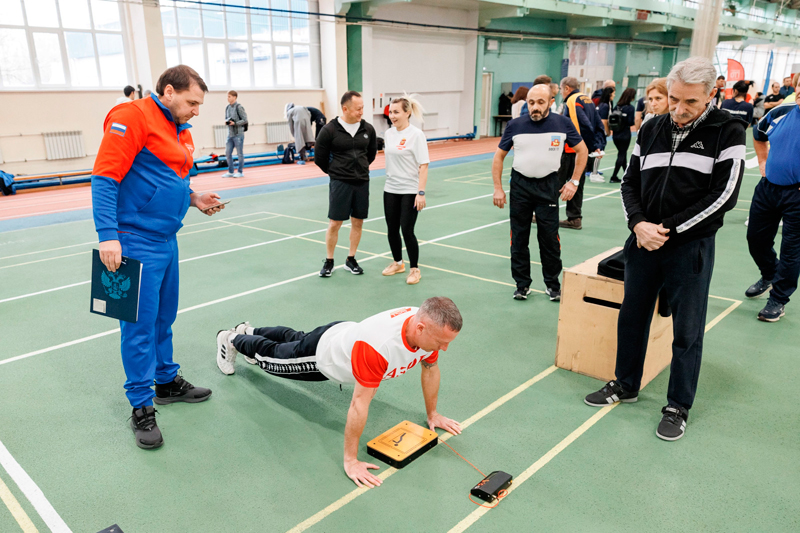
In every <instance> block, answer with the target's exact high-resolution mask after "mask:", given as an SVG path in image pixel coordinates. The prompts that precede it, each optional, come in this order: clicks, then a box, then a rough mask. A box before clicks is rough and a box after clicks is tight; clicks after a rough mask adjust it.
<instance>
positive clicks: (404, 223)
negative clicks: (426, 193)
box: [383, 191, 419, 268]
mask: <svg viewBox="0 0 800 533" xmlns="http://www.w3.org/2000/svg"><path fill="white" fill-rule="evenodd" d="M416 198H417V195H416V194H395V193H391V192H386V191H384V192H383V212H384V214H385V215H386V228H387V229H388V233H389V247H390V248H391V249H392V258H393V259H394V260H395V261H402V260H403V241H405V242H406V251H407V252H408V262H409V263H411V268H419V265H418V264H417V262H418V261H419V243H418V242H417V236H416V235H415V234H414V225H415V224H416V223H417V215H418V214H419V211H417V208H416V207H415V206H414V201H415V200H416ZM401 230H402V232H403V239H402V240H400V231H401Z"/></svg>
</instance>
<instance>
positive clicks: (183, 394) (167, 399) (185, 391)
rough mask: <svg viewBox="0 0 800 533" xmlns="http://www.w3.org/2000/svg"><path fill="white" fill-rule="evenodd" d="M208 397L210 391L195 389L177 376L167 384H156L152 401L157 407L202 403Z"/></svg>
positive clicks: (200, 388)
mask: <svg viewBox="0 0 800 533" xmlns="http://www.w3.org/2000/svg"><path fill="white" fill-rule="evenodd" d="M210 397H211V389H204V388H203V387H195V386H194V385H192V384H191V383H189V382H188V381H186V380H185V379H183V376H181V375H180V374H178V375H177V376H175V379H173V380H172V381H170V382H169V383H156V397H155V398H153V401H154V402H156V403H157V404H159V405H167V404H169V403H176V402H186V403H198V402H204V401H206V400H208V399H209V398H210Z"/></svg>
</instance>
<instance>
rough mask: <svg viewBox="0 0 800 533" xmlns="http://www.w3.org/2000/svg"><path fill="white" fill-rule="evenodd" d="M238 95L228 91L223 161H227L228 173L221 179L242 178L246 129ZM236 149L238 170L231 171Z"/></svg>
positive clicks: (245, 121) (244, 114) (245, 115)
mask: <svg viewBox="0 0 800 533" xmlns="http://www.w3.org/2000/svg"><path fill="white" fill-rule="evenodd" d="M238 98H239V94H238V93H237V92H236V91H228V107H226V108H225V124H226V125H227V126H228V142H227V143H225V159H226V160H227V161H228V171H227V172H226V173H225V174H223V175H222V177H223V178H243V177H244V130H245V128H246V127H247V113H245V111H244V106H243V105H242V104H240V103H239V102H237V100H238ZM234 148H236V157H237V163H238V170H237V171H236V172H232V170H233V149H234Z"/></svg>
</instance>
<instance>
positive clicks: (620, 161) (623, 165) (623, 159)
mask: <svg viewBox="0 0 800 533" xmlns="http://www.w3.org/2000/svg"><path fill="white" fill-rule="evenodd" d="M611 139H612V140H613V141H614V146H616V147H617V162H616V163H614V173H613V174H612V175H611V176H612V177H614V178H616V177H617V175H618V172H619V170H620V169H622V174H623V175H625V171H626V170H628V148H630V146H631V134H630V133H628V134H627V135H624V136H616V135H615V136H613V137H611Z"/></svg>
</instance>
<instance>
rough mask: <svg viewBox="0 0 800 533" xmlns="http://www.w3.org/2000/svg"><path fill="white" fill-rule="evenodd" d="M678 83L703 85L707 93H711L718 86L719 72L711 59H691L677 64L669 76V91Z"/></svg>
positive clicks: (697, 57)
mask: <svg viewBox="0 0 800 533" xmlns="http://www.w3.org/2000/svg"><path fill="white" fill-rule="evenodd" d="M676 81H679V82H681V83H685V84H686V85H697V84H700V83H702V84H703V86H704V88H705V91H706V92H707V93H710V92H711V89H713V88H714V87H715V86H716V82H717V70H716V69H715V68H714V65H713V64H712V63H711V60H710V59H707V58H705V57H699V56H695V57H690V58H689V59H685V60H683V61H681V62H680V63H676V64H675V66H674V67H672V70H670V71H669V74H668V75H667V89H669V88H670V87H672V84H673V83H675V82H676Z"/></svg>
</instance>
